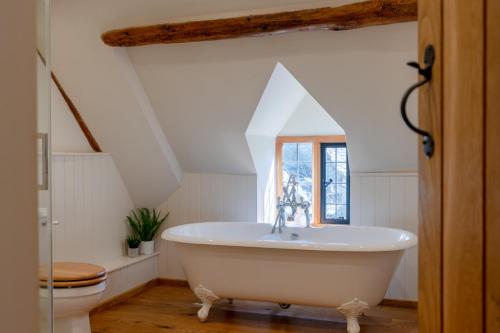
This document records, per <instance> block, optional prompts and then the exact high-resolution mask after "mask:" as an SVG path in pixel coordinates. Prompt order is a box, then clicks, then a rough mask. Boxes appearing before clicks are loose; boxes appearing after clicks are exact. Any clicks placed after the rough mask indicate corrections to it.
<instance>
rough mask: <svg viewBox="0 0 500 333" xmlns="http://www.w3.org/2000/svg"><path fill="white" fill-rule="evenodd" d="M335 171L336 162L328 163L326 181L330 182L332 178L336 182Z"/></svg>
mask: <svg viewBox="0 0 500 333" xmlns="http://www.w3.org/2000/svg"><path fill="white" fill-rule="evenodd" d="M335 173H336V172H335V163H326V167H325V182H329V181H330V179H331V180H333V182H335Z"/></svg>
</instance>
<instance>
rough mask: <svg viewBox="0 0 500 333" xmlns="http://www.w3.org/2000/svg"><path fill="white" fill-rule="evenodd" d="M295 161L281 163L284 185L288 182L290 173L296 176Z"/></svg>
mask: <svg viewBox="0 0 500 333" xmlns="http://www.w3.org/2000/svg"><path fill="white" fill-rule="evenodd" d="M297 171H298V170H297V163H295V162H284V163H283V183H284V185H286V183H287V182H288V177H289V176H290V175H295V176H297Z"/></svg>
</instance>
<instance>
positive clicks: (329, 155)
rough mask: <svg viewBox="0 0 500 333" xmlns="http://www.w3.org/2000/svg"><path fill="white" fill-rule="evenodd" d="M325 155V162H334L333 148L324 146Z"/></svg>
mask: <svg viewBox="0 0 500 333" xmlns="http://www.w3.org/2000/svg"><path fill="white" fill-rule="evenodd" d="M325 157H326V161H327V162H335V148H326V149H325Z"/></svg>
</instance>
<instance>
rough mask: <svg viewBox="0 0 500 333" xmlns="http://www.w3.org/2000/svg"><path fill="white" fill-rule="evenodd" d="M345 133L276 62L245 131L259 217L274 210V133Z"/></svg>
mask: <svg viewBox="0 0 500 333" xmlns="http://www.w3.org/2000/svg"><path fill="white" fill-rule="evenodd" d="M344 134H345V132H344V129H343V128H342V127H341V126H340V125H339V124H338V123H337V122H336V121H335V120H334V119H333V118H332V116H331V115H330V114H329V113H328V112H326V111H325V110H324V109H323V107H322V106H321V105H320V104H319V103H318V102H317V101H316V100H315V99H314V98H313V97H312V96H311V94H310V93H309V92H308V91H307V90H306V89H305V88H304V87H303V86H302V85H301V84H300V82H299V81H297V79H296V78H295V77H294V76H293V75H292V74H291V73H290V72H289V71H288V70H287V69H286V68H285V67H284V66H283V65H282V64H281V63H279V62H278V63H277V64H276V66H275V68H274V71H273V73H272V75H271V78H270V79H269V81H268V83H267V85H266V88H265V90H264V93H263V94H262V97H261V99H260V101H259V104H258V105H257V108H256V110H255V112H254V114H253V117H252V119H251V120H250V124H249V125H248V128H247V130H246V132H245V137H246V139H247V143H248V147H249V149H250V153H251V156H252V160H253V163H254V166H255V169H256V171H257V182H258V196H259V197H258V201H257V202H258V212H259V213H258V219H259V221H267V222H268V221H269V220H272V217H273V215H274V211H275V210H274V206H275V205H274V201H275V199H274V198H275V197H276V195H275V172H274V170H275V165H274V160H275V142H276V137H277V136H278V135H279V136H312V135H344Z"/></svg>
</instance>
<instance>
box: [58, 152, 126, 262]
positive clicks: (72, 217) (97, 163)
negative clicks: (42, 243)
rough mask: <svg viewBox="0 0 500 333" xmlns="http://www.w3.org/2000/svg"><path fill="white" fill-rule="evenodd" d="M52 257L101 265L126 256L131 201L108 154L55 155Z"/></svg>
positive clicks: (59, 259)
mask: <svg viewBox="0 0 500 333" xmlns="http://www.w3.org/2000/svg"><path fill="white" fill-rule="evenodd" d="M52 170H53V191H52V193H53V217H52V218H53V220H54V221H57V222H58V223H59V224H57V225H54V226H53V251H54V254H53V255H54V260H55V261H82V262H91V263H97V264H101V265H103V264H105V263H107V262H110V261H113V260H115V259H116V258H119V257H122V256H123V255H124V247H125V246H124V240H125V238H126V235H127V226H126V224H125V222H124V218H125V216H126V215H128V214H129V212H130V210H131V209H133V208H134V205H133V203H132V201H131V199H130V197H129V194H128V191H127V189H126V187H125V185H124V183H123V181H122V179H121V177H120V174H119V173H118V170H117V169H116V167H115V165H114V163H113V160H112V158H111V156H110V155H109V154H104V153H101V154H94V153H90V154H68V153H55V154H53V168H52Z"/></svg>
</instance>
